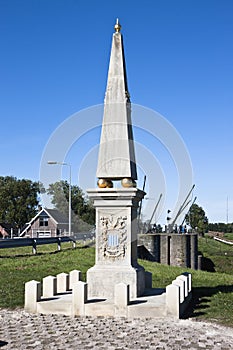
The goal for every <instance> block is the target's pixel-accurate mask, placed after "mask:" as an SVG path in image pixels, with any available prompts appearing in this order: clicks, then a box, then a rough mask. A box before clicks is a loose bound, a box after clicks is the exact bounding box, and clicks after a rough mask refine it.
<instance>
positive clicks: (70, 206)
mask: <svg viewBox="0 0 233 350" xmlns="http://www.w3.org/2000/svg"><path fill="white" fill-rule="evenodd" d="M67 165H68V166H69V167H70V183H69V236H71V165H70V164H67Z"/></svg>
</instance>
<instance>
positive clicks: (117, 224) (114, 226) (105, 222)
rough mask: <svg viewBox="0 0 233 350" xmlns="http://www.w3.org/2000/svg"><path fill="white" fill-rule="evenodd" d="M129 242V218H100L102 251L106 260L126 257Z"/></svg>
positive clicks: (112, 216) (111, 216)
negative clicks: (127, 242)
mask: <svg viewBox="0 0 233 350" xmlns="http://www.w3.org/2000/svg"><path fill="white" fill-rule="evenodd" d="M126 241H127V216H116V215H115V216H114V215H108V216H101V217H100V249H101V251H102V256H103V257H104V258H112V259H117V258H121V257H124V256H125V252H126Z"/></svg>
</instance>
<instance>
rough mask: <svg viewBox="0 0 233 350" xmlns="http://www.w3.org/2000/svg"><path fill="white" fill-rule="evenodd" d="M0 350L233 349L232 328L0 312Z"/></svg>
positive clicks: (171, 320)
mask: <svg viewBox="0 0 233 350" xmlns="http://www.w3.org/2000/svg"><path fill="white" fill-rule="evenodd" d="M0 348H1V350H2V349H3V350H9V349H14V350H21V349H22V350H29V349H31V350H32V349H36V350H55V349H56V350H64V349H65V350H66V349H67V350H73V349H74V350H88V349H91V350H93V349H94V350H97V349H98V350H99V349H100V350H120V349H122V350H127V349H134V350H138V349H156V350H162V349H169V350H176V349H182V350H183V349H189V350H194V349H211V350H228V349H229V350H230V349H233V329H232V328H224V327H221V326H218V325H213V324H208V323H203V322H196V321H192V320H178V321H177V320H173V319H166V320H165V319H149V318H148V319H145V320H142V319H123V318H118V319H117V318H104V317H97V318H94V317H86V318H84V317H80V318H71V317H67V316H58V315H48V316H46V315H32V314H29V313H27V312H25V311H24V310H22V309H18V310H15V311H10V310H6V309H0Z"/></svg>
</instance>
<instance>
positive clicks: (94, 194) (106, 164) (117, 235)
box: [87, 20, 145, 299]
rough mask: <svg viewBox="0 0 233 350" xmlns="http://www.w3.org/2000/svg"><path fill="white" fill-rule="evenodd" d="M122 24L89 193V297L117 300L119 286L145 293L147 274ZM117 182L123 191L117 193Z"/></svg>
mask: <svg viewBox="0 0 233 350" xmlns="http://www.w3.org/2000/svg"><path fill="white" fill-rule="evenodd" d="M120 29H121V26H120V24H119V22H118V20H117V23H116V25H115V33H114V34H113V38H112V48H111V56H110V64H109V72H108V81H107V89H106V95H105V101H104V116H103V123H102V133H101V140H100V148H99V158H98V167H97V178H98V179H99V180H98V188H96V189H90V190H87V193H88V195H89V198H92V199H93V201H94V206H95V208H96V261H95V265H94V266H93V267H92V268H91V269H89V270H88V271H87V283H88V295H89V296H90V297H92V298H105V299H112V298H113V297H114V288H115V285H116V284H119V283H124V284H126V285H128V286H129V290H130V297H131V298H136V297H137V296H140V295H142V294H143V292H144V289H145V271H144V268H143V267H141V266H140V265H138V263H137V227H138V226H137V209H138V205H139V202H140V201H141V200H142V198H143V197H144V195H145V193H144V192H143V191H141V190H139V189H137V188H136V180H137V171H136V161H135V151H134V141H133V132H132V123H131V105H130V97H129V92H128V87H127V77H126V68H125V58H124V48H123V38H122V34H121V32H120ZM115 180H121V184H122V187H120V188H114V187H113V184H114V181H115Z"/></svg>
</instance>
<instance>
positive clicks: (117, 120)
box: [97, 19, 137, 187]
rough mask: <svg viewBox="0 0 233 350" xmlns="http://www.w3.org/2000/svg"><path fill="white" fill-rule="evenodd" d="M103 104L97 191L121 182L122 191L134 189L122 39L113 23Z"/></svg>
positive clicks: (132, 148) (131, 135)
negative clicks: (123, 188)
mask: <svg viewBox="0 0 233 350" xmlns="http://www.w3.org/2000/svg"><path fill="white" fill-rule="evenodd" d="M114 29H115V33H114V34H113V37H112V48H111V55H110V62H109V70H108V80H107V88H106V94H105V101H104V117H103V123H102V133H101V139H100V148H99V159H98V167H97V177H98V178H99V179H100V180H99V182H98V185H99V187H110V186H112V182H111V180H122V184H123V186H125V187H132V186H135V185H136V183H135V180H137V170H136V162H135V151H134V141H133V130H132V122H131V104H130V97H129V93H128V86H127V75H126V68H125V57H124V46H123V37H122V34H121V33H120V29H121V25H120V23H119V20H118V19H117V21H116V24H115V26H114Z"/></svg>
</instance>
